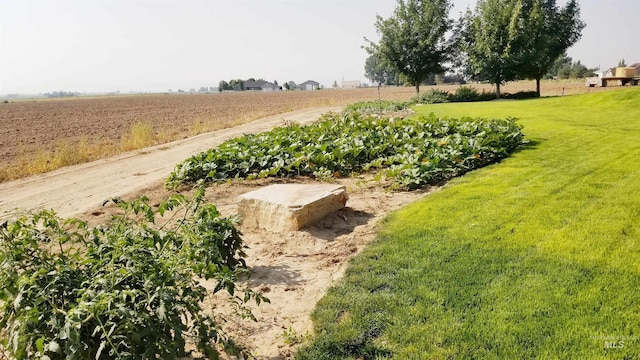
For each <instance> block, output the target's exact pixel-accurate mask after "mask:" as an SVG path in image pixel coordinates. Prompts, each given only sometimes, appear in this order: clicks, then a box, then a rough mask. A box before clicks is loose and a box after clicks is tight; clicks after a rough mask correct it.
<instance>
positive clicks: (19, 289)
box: [0, 188, 267, 360]
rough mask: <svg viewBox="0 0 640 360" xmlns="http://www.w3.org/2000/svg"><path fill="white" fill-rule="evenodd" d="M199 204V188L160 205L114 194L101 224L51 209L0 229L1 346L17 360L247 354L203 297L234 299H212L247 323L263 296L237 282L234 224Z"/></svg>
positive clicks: (238, 244) (242, 269)
mask: <svg viewBox="0 0 640 360" xmlns="http://www.w3.org/2000/svg"><path fill="white" fill-rule="evenodd" d="M203 200H204V190H203V189H202V188H199V189H198V190H196V192H195V195H194V196H193V198H186V197H184V196H182V195H174V196H172V197H171V198H169V199H168V200H166V201H164V202H162V203H161V204H160V205H159V207H158V208H157V210H154V209H153V208H152V207H151V206H150V205H149V204H148V200H147V199H146V198H140V199H137V200H134V201H132V202H126V201H123V200H120V199H114V200H113V201H114V202H115V203H116V204H117V205H118V207H119V208H120V209H121V211H122V213H121V214H119V215H114V216H113V218H112V219H111V221H110V222H108V223H107V224H105V225H101V226H98V227H88V226H87V224H86V223H84V222H82V221H80V220H76V219H67V220H63V219H60V218H58V217H57V216H55V214H54V213H53V212H52V211H45V210H43V211H40V212H37V213H32V214H27V215H21V216H19V217H18V218H17V219H15V220H11V221H4V222H2V223H0V285H1V286H0V334H2V338H1V339H0V350H2V348H4V349H6V350H7V351H8V352H9V353H10V354H11V355H12V356H13V357H14V358H15V359H17V360H20V359H51V360H55V359H176V358H180V357H184V356H185V355H187V354H188V353H189V351H188V349H194V348H196V349H197V350H199V351H200V353H201V355H205V356H206V357H207V358H209V359H217V358H218V349H219V347H221V348H224V349H225V350H226V351H227V352H229V353H231V354H234V353H238V352H240V351H242V350H241V349H240V348H239V347H237V346H236V345H235V344H234V342H233V340H232V339H231V338H230V337H229V336H228V335H227V333H226V332H225V327H224V326H223V324H224V322H225V321H226V319H225V318H224V317H225V316H224V315H219V316H216V317H214V316H212V315H211V313H210V311H208V309H205V308H204V306H205V302H204V301H205V300H207V301H209V300H211V299H210V297H211V296H212V295H213V294H215V293H219V295H221V294H224V293H227V295H228V296H226V297H217V298H216V300H215V301H216V302H217V303H220V302H226V303H229V304H232V307H234V309H235V311H236V312H238V313H239V314H241V315H242V316H247V317H250V318H251V317H252V316H253V315H251V313H250V312H249V311H248V310H247V309H246V308H245V306H244V304H245V303H246V302H247V301H249V300H252V299H253V300H255V301H256V302H258V303H260V302H261V301H265V300H267V299H266V298H264V297H263V296H262V295H260V294H258V293H255V292H253V291H251V290H247V289H244V288H242V287H239V286H237V285H236V282H237V281H238V278H239V277H240V276H243V275H244V274H246V273H247V270H246V265H245V262H244V257H245V253H244V251H243V249H244V245H243V243H242V239H241V237H240V233H239V232H238V230H237V229H236V228H235V220H234V219H232V218H223V217H221V216H220V214H219V213H218V211H217V210H216V208H215V207H214V206H213V205H210V204H205V203H204V201H203ZM163 215H166V217H165V218H163V217H162V216H163ZM156 222H158V223H156ZM160 222H163V223H160ZM198 278H204V279H211V280H212V281H213V283H214V284H216V285H215V288H214V289H213V290H212V291H209V290H207V289H205V288H204V287H203V286H202V285H201V284H200V282H199V281H198ZM254 319H255V318H254ZM0 353H4V352H3V351H0Z"/></svg>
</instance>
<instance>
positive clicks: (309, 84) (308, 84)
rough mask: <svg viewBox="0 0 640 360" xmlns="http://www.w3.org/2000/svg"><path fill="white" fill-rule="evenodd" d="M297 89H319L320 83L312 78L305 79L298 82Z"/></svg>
mask: <svg viewBox="0 0 640 360" xmlns="http://www.w3.org/2000/svg"><path fill="white" fill-rule="evenodd" d="M298 89H301V90H317V89H320V83H319V82H317V81H313V80H307V81H305V82H303V83H302V84H298Z"/></svg>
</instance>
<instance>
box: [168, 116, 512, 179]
mask: <svg viewBox="0 0 640 360" xmlns="http://www.w3.org/2000/svg"><path fill="white" fill-rule="evenodd" d="M523 141H524V137H523V135H522V133H521V131H520V127H519V126H518V125H517V124H516V123H515V122H514V121H513V120H512V119H506V120H498V119H493V120H485V119H471V118H463V119H459V120H457V119H440V118H437V117H435V116H433V115H431V116H420V117H414V118H412V119H393V118H383V119H378V118H376V117H371V116H362V115H360V114H357V113H354V112H351V113H346V114H335V113H332V114H328V115H326V116H325V117H324V118H323V119H321V120H320V121H318V122H316V123H313V124H311V125H307V126H299V125H291V126H286V127H280V128H276V129H274V130H272V131H269V132H265V133H261V134H257V135H245V136H243V137H241V138H237V139H232V140H229V141H226V142H224V143H223V144H221V145H220V146H218V147H216V148H213V149H210V150H208V151H206V152H203V153H201V154H198V155H195V156H193V157H191V158H189V159H187V160H185V161H184V162H182V163H180V164H178V165H177V166H176V169H175V171H174V172H173V173H172V174H171V176H170V177H169V179H168V184H170V185H173V186H175V185H178V184H181V183H185V182H186V183H189V182H191V183H194V182H197V181H200V180H203V181H207V182H217V181H225V180H228V179H233V178H243V179H255V178H265V177H269V176H276V177H289V176H299V175H306V176H316V177H319V178H325V177H327V175H328V176H331V175H334V174H335V175H339V176H347V175H350V174H352V173H360V172H363V171H374V170H379V172H378V174H379V177H385V178H387V179H390V180H393V181H395V183H396V185H397V186H399V187H402V188H417V187H421V186H424V185H426V184H435V183H437V182H439V181H442V180H444V179H449V178H452V177H454V176H458V175H461V174H463V173H465V172H467V171H470V170H473V169H475V168H478V167H481V166H484V165H487V164H489V163H492V162H495V161H497V160H499V159H502V158H504V157H506V156H508V155H509V154H510V153H511V152H512V151H513V150H515V149H516V148H517V147H518V146H519V145H520V144H521V143H522V142H523Z"/></svg>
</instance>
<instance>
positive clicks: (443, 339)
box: [297, 88, 640, 360]
mask: <svg viewBox="0 0 640 360" xmlns="http://www.w3.org/2000/svg"><path fill="white" fill-rule="evenodd" d="M638 96H640V89H633V88H631V89H624V90H620V91H607V92H600V93H594V94H588V95H579V96H567V97H557V98H542V99H535V100H531V101H525V102H515V101H502V102H495V101H492V102H479V103H465V104H441V105H437V106H429V107H421V108H418V109H417V110H418V112H420V111H422V112H423V113H428V112H430V111H436V112H437V114H438V115H439V116H456V117H460V116H465V115H467V114H475V115H480V116H485V117H501V116H506V114H511V115H515V116H518V118H519V122H522V123H523V124H524V125H525V126H526V128H527V137H528V138H529V139H530V140H531V145H530V146H528V147H525V148H524V149H523V150H522V151H518V152H517V153H516V154H514V155H513V156H511V157H510V158H509V159H507V160H505V161H503V162H501V163H500V164H497V165H495V166H491V167H487V168H484V169H482V170H480V171H474V172H473V173H470V174H467V175H466V176H464V177H461V178H457V179H454V180H452V181H451V182H449V184H448V185H447V186H446V187H445V188H443V189H442V190H441V191H438V192H436V193H433V194H431V195H429V196H427V197H425V198H424V199H423V200H421V201H418V202H416V203H413V204H411V205H409V206H408V207H406V208H404V209H402V210H400V211H398V212H395V213H393V214H391V215H390V216H389V217H388V218H387V219H386V220H385V221H384V222H383V224H382V227H381V229H380V231H379V235H378V237H377V239H376V241H375V242H374V243H372V244H370V245H369V246H368V247H367V248H366V249H365V250H364V251H363V252H362V253H361V254H360V255H358V256H357V257H356V258H355V259H353V261H351V262H350V263H349V268H348V269H347V271H346V274H345V277H344V278H343V279H342V280H341V281H340V283H339V284H338V285H337V286H335V287H333V288H331V289H329V290H328V292H327V295H326V296H325V297H324V298H323V299H321V300H320V302H319V303H318V306H317V308H316V310H315V311H314V313H313V315H312V318H313V320H314V323H315V331H314V333H315V334H316V335H315V337H314V339H313V342H312V343H311V344H309V345H308V346H306V347H304V348H302V349H300V350H299V351H298V355H297V358H298V359H372V358H376V357H375V356H378V358H394V359H534V358H535V359H602V360H605V359H636V358H637V355H638V354H640V338H639V337H638V324H640V312H638V308H640V299H639V298H638V297H637V296H636V295H635V294H637V292H638V288H640V274H639V272H638V267H637V265H636V264H637V259H638V256H639V255H640V241H638V239H640V223H639V222H638V214H640V168H639V167H637V166H633V165H632V164H633V159H637V158H638V157H640V147H638V143H639V142H640V104H639V103H638V101H637V99H638ZM620 341H622V342H623V343H624V344H623V345H624V346H623V347H616V348H614V347H611V342H614V343H615V344H619V342H620ZM385 351H386V353H385Z"/></svg>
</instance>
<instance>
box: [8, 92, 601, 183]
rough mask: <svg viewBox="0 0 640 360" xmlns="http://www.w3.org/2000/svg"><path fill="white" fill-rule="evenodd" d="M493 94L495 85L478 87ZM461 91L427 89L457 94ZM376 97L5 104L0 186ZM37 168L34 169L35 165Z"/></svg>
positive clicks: (245, 95) (397, 96) (387, 96)
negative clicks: (141, 142)
mask: <svg viewBox="0 0 640 360" xmlns="http://www.w3.org/2000/svg"><path fill="white" fill-rule="evenodd" d="M470 86H474V87H476V88H478V89H479V90H484V91H492V89H493V87H492V86H491V85H489V84H473V85H470ZM457 87H458V86H457V85H445V86H435V87H431V86H423V87H422V88H421V91H428V90H429V89H432V88H440V89H443V90H448V91H455V89H456V88H457ZM534 89H535V84H534V83H533V82H515V83H510V84H507V85H505V86H504V87H503V91H504V92H511V93H514V92H518V91H524V90H534ZM589 91H599V89H594V88H587V87H585V86H584V83H583V82H582V81H572V82H566V81H548V82H543V83H542V95H543V96H557V95H563V94H564V95H569V94H577V93H585V92H589ZM413 95H415V93H414V89H413V88H412V87H388V88H382V89H381V98H382V99H384V100H406V99H409V98H410V97H412V96H413ZM377 98H378V94H377V91H376V89H375V88H365V89H353V90H342V89H331V90H329V89H327V90H322V91H287V92H275V93H253V92H242V93H224V94H201V95H176V94H173V95H136V96H113V97H99V98H73V99H60V100H33V101H31V100H24V101H16V102H10V103H2V104H0V182H3V181H7V180H10V179H16V178H21V177H24V176H28V175H32V174H36V173H41V172H45V171H50V170H54V169H55V168H57V167H59V166H66V165H72V164H75V163H80V162H86V161H92V160H96V159H99V158H104V157H108V156H111V155H114V154H117V153H121V152H124V151H127V150H130V149H127V148H126V147H123V146H122V142H123V138H124V137H126V136H127V134H128V133H129V132H130V131H131V128H132V126H134V125H136V124H145V125H147V126H149V128H150V129H152V131H153V139H152V142H151V143H149V144H146V145H145V146H149V145H157V144H162V143H166V142H170V141H173V140H177V139H183V138H187V137H190V136H194V135H197V134H200V133H205V132H209V131H213V130H217V129H222V128H228V127H233V126H236V125H239V124H244V123H248V122H251V121H253V120H256V119H259V118H262V117H265V116H269V115H274V114H280V113H284V112H288V111H292V110H297V109H303V108H308V107H314V106H341V105H347V104H349V103H352V102H356V101H361V100H374V99H377ZM61 149H67V151H68V152H72V153H73V154H72V155H73V158H72V159H69V160H68V162H66V163H63V164H62V165H54V164H53V160H52V159H53V158H54V157H55V156H56V155H55V154H56V152H60V150H61ZM36 162H37V163H38V164H34V163H36Z"/></svg>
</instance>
